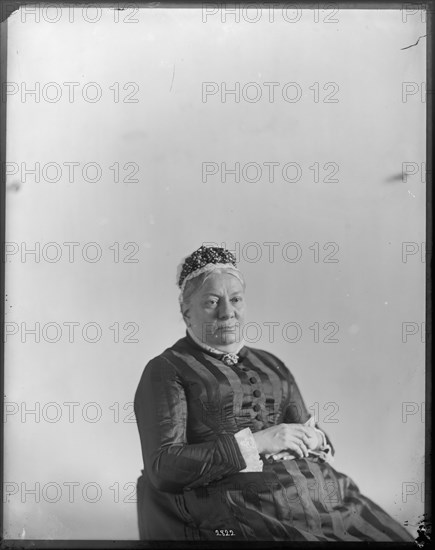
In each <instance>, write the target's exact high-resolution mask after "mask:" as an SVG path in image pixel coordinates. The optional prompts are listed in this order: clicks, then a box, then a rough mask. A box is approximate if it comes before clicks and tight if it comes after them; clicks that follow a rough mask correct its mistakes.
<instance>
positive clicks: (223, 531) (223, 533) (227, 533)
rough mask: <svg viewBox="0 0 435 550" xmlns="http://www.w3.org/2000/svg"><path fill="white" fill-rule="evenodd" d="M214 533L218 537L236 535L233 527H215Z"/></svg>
mask: <svg viewBox="0 0 435 550" xmlns="http://www.w3.org/2000/svg"><path fill="white" fill-rule="evenodd" d="M214 534H215V535H217V536H218V537H234V531H233V530H232V529H215V530H214Z"/></svg>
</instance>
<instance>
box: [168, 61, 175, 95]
mask: <svg viewBox="0 0 435 550" xmlns="http://www.w3.org/2000/svg"><path fill="white" fill-rule="evenodd" d="M174 78H175V63H174V67H173V69H172V82H171V87H170V88H169V91H170V92H172V85H173V84H174Z"/></svg>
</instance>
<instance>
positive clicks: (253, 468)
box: [234, 428, 263, 472]
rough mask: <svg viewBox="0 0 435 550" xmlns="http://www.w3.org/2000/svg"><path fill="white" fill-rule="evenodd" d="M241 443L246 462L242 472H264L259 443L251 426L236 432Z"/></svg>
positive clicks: (240, 447)
mask: <svg viewBox="0 0 435 550" xmlns="http://www.w3.org/2000/svg"><path fill="white" fill-rule="evenodd" d="M234 437H235V438H236V441H237V443H238V445H239V449H240V452H241V453H242V456H243V459H244V460H245V462H246V468H245V469H244V470H240V472H262V471H263V462H262V461H261V459H260V455H259V453H258V448H257V444H256V443H255V439H254V436H253V435H252V432H251V430H250V428H244V429H243V430H240V432H237V433H235V434H234Z"/></svg>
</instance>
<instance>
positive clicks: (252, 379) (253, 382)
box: [249, 376, 257, 384]
mask: <svg viewBox="0 0 435 550" xmlns="http://www.w3.org/2000/svg"><path fill="white" fill-rule="evenodd" d="M256 381H257V379H256V378H255V377H254V376H251V378H250V379H249V382H251V384H255V382H256Z"/></svg>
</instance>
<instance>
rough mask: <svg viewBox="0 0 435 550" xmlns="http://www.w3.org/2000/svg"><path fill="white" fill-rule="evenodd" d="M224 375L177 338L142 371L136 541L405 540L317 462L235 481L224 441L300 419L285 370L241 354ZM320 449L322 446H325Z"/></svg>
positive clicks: (305, 415)
mask: <svg viewBox="0 0 435 550" xmlns="http://www.w3.org/2000/svg"><path fill="white" fill-rule="evenodd" d="M239 357H240V360H239V363H238V364H237V365H234V366H226V365H225V364H224V363H223V362H222V361H220V359H219V357H217V356H216V355H213V354H212V353H209V352H207V351H204V350H203V349H202V348H201V347H200V346H198V345H197V344H196V343H195V342H194V341H193V340H192V338H191V337H190V336H189V334H188V333H186V337H184V338H181V339H180V340H178V341H177V342H176V343H175V344H174V345H173V346H172V347H170V348H168V349H166V350H165V351H164V352H163V353H162V354H161V355H159V356H158V357H155V358H154V359H152V360H151V361H150V362H149V363H148V365H147V366H146V368H145V370H144V372H143V375H142V378H141V380H140V383H139V386H138V389H137V391H136V395H135V401H134V406H135V414H136V419H137V424H138V428H139V434H140V439H141V445H142V453H143V459H144V469H143V470H142V476H141V477H139V479H138V484H137V498H138V520H139V533H140V538H141V539H142V540H169V541H170V540H172V541H204V540H207V541H219V542H222V543H223V542H225V541H227V542H228V543H229V542H230V541H234V540H237V541H386V542H388V541H409V542H411V541H413V538H412V536H411V535H410V534H409V533H408V532H407V531H406V530H405V528H404V527H402V526H401V525H400V524H399V523H397V522H396V521H395V520H394V519H392V518H391V517H390V516H389V515H388V514H387V513H386V512H385V511H384V510H382V509H381V508H380V507H379V506H377V505H376V504H375V503H374V502H372V501H371V500H370V499H368V498H366V497H365V496H363V495H361V493H360V492H359V490H358V487H357V486H356V485H355V483H354V482H353V481H352V479H350V478H349V477H348V476H346V475H344V474H341V473H339V472H337V471H336V470H334V468H333V467H332V466H331V465H330V464H328V463H326V462H322V461H321V460H320V459H319V458H316V457H309V458H303V459H295V460H287V461H279V462H275V461H272V460H271V459H269V460H267V459H266V458H265V457H264V456H262V457H261V458H262V461H263V471H262V472H241V470H243V469H244V468H245V467H246V462H245V460H244V458H243V455H242V453H241V451H240V448H239V446H238V443H237V441H236V439H235V437H234V434H235V433H236V432H238V431H240V430H242V429H243V428H247V427H249V428H250V429H251V431H252V432H256V431H258V430H262V429H264V428H267V427H270V426H273V425H275V424H280V423H282V422H289V423H292V422H296V423H304V422H306V421H307V420H308V419H309V417H310V414H309V412H308V410H307V408H306V406H305V404H304V401H303V399H302V397H301V395H300V392H299V389H298V387H297V384H296V382H295V380H294V378H293V376H292V374H291V373H290V372H289V370H288V369H287V367H286V366H285V365H284V364H283V363H282V362H281V361H280V360H279V359H278V358H276V357H275V356H274V355H272V354H271V353H268V352H266V351H262V350H258V349H254V348H250V347H247V346H245V347H244V348H242V350H241V351H240V352H239ZM328 443H329V445H331V443H330V441H329V439H328Z"/></svg>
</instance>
